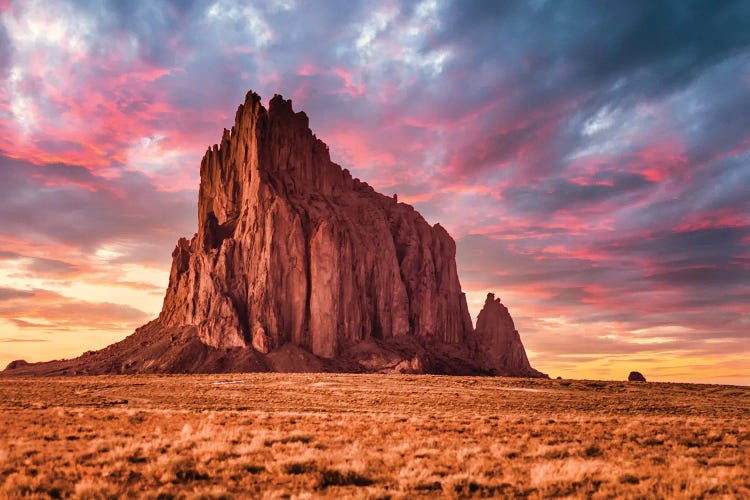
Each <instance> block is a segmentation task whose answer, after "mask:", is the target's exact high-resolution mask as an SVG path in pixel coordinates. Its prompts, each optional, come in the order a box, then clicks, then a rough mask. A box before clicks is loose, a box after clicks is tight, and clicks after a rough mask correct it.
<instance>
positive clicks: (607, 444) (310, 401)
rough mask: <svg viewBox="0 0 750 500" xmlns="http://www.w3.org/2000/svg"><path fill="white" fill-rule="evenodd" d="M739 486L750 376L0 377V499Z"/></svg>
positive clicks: (508, 493) (677, 491)
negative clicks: (697, 380) (682, 379)
mask: <svg viewBox="0 0 750 500" xmlns="http://www.w3.org/2000/svg"><path fill="white" fill-rule="evenodd" d="M713 496H715V497H745V498H747V497H750V388H743V387H731V386H710V385H691V384H659V383H647V384H639V383H626V382H595V381H568V380H530V379H507V378H474V377H445V376H421V375H420V376H413V375H341V374H336V375H331V374H295V375H290V374H235V375H185V376H153V375H151V376H125V375H116V376H100V377H70V378H47V379H0V498H6V497H7V498H17V497H32V498H34V497H36V498H49V497H52V498H68V497H76V498H123V497H125V498H127V497H132V498H136V497H137V498H144V497H145V498H236V497H252V498H263V497H265V498H306V497H338V498H340V497H355V498H413V497H449V498H450V497H528V498H539V497H593V498H611V497H687V498H691V497H695V498H699V497H713Z"/></svg>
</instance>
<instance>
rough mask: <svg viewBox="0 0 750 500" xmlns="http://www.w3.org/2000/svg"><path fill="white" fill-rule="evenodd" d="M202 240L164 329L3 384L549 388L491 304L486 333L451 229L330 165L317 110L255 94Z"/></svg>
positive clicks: (204, 194)
mask: <svg viewBox="0 0 750 500" xmlns="http://www.w3.org/2000/svg"><path fill="white" fill-rule="evenodd" d="M200 174H201V183H200V189H199V194H198V232H197V233H196V234H195V235H194V236H193V237H192V238H191V239H190V240H187V239H185V238H182V239H180V240H179V242H178V243H177V246H176V248H175V250H174V252H173V253H172V268H171V272H170V277H169V286H168V288H167V292H166V296H165V299H164V305H163V308H162V312H161V314H160V315H159V317H158V319H156V320H154V321H152V322H151V323H149V324H147V325H145V326H143V327H141V328H139V329H138V330H136V332H135V333H134V334H133V335H131V336H130V337H128V338H127V339H125V340H123V341H122V342H119V343H117V344H113V345H112V346H109V347H107V348H106V349H103V350H101V351H97V352H92V353H86V354H85V355H83V356H81V357H79V358H76V359H74V360H67V361H56V362H50V363H41V364H31V365H18V366H14V367H9V368H8V369H7V370H6V372H5V373H6V374H61V373H140V372H189V373H193V372H234V371H353V372H394V373H396V372H404V373H447V374H487V375H493V374H494V375H509V376H524V377H542V376H545V375H544V374H542V373H540V372H538V371H536V370H534V369H533V368H531V366H530V364H529V361H528V358H527V357H526V352H525V350H524V348H523V344H522V343H521V339H520V336H519V334H518V331H516V329H515V326H514V324H513V320H512V318H511V317H510V314H509V313H508V310H507V308H506V307H505V306H504V305H502V304H501V303H500V301H499V300H498V299H495V298H494V295H492V294H489V295H488V297H487V302H486V303H485V305H484V309H483V310H482V312H481V313H480V314H479V318H478V321H477V328H476V330H475V329H474V328H473V326H472V323H471V318H470V316H469V311H468V307H467V305H466V297H465V295H464V293H463V292H462V290H461V286H460V283H459V280H458V272H457V269H456V261H455V255H456V245H455V242H454V240H453V238H451V236H450V235H449V234H448V233H447V231H446V230H445V229H443V227H441V226H440V225H439V224H435V225H434V226H430V225H429V224H428V223H427V222H426V221H425V220H424V218H423V217H422V216H421V215H420V214H419V213H418V212H417V211H415V210H414V208H413V207H412V206H410V205H407V204H405V203H399V202H398V201H397V198H396V197H395V196H394V197H389V196H384V195H382V194H379V193H377V192H375V190H374V189H373V188H372V187H370V186H369V185H368V184H366V183H364V182H361V181H360V180H359V179H355V178H352V176H351V175H350V174H349V172H348V171H347V170H344V169H342V168H341V167H340V166H339V165H337V164H335V163H333V162H332V161H331V159H330V156H329V151H328V147H327V146H326V145H325V144H324V143H323V142H322V141H320V140H319V139H317V138H316V137H315V135H314V134H313V133H312V132H311V131H310V129H309V123H308V118H307V116H306V115H305V113H304V112H299V113H295V112H294V110H293V109H292V103H291V101H289V100H285V99H284V98H282V97H281V96H279V95H276V96H274V98H273V99H271V101H270V104H269V108H268V110H266V108H264V107H263V106H262V104H261V99H260V97H259V96H258V95H257V94H255V93H253V92H250V93H248V94H247V97H246V99H245V103H244V104H242V105H240V106H239V109H238V110H237V113H236V116H235V124H234V126H233V127H232V129H231V130H226V129H225V130H224V133H223V135H222V139H221V142H220V144H218V145H214V146H213V147H212V148H210V149H209V150H208V151H207V152H206V155H205V156H204V158H203V161H202V162H201V169H200Z"/></svg>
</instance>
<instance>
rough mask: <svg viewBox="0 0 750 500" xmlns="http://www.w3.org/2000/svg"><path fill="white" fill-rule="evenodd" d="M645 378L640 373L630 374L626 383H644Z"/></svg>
mask: <svg viewBox="0 0 750 500" xmlns="http://www.w3.org/2000/svg"><path fill="white" fill-rule="evenodd" d="M645 381H646V377H644V376H643V374H642V373H641V372H630V374H629V375H628V382H645Z"/></svg>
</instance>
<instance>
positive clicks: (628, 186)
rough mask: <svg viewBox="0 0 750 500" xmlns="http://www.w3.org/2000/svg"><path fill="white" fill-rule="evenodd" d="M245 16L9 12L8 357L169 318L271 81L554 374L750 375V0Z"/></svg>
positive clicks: (220, 4) (28, 5)
mask: <svg viewBox="0 0 750 500" xmlns="http://www.w3.org/2000/svg"><path fill="white" fill-rule="evenodd" d="M241 5H242V2H226V1H224V0H216V1H214V0H211V1H201V0H199V1H196V2H175V1H169V0H163V1H153V2H140V3H137V4H131V3H130V2H119V1H112V2H104V6H103V5H99V4H97V3H94V4H92V3H89V2H77V1H75V0H70V1H55V2H44V1H37V0H33V1H11V2H3V1H0V368H3V367H5V365H6V364H7V363H8V362H10V361H12V360H15V359H25V360H27V361H43V360H49V359H54V358H65V357H73V356H77V355H79V354H81V353H83V352H84V351H88V350H91V349H99V348H102V347H104V346H106V345H108V344H110V343H112V342H114V341H117V340H120V339H122V338H124V337H125V336H127V335H129V334H130V333H132V331H133V329H134V328H136V327H138V326H140V325H142V324H144V323H145V322H147V321H149V320H150V319H152V318H154V317H155V316H156V315H157V314H158V313H159V310H160V308H161V301H162V299H163V296H164V289H165V287H166V285H167V280H168V277H169V265H170V261H171V252H172V249H173V248H174V245H175V244H176V242H177V239H178V238H179V237H182V236H187V237H190V236H192V235H193V233H195V231H196V228H197V222H196V199H197V188H198V180H199V166H200V160H201V157H202V155H203V153H204V152H205V150H206V148H207V147H208V146H210V145H212V144H214V143H216V142H218V141H219V139H220V137H221V131H222V129H223V128H225V127H230V126H231V124H232V123H233V119H234V112H235V109H236V107H237V105H238V104H239V103H241V102H242V101H243V99H244V96H245V93H246V92H247V91H248V90H249V89H252V90H254V91H256V92H258V93H259V94H260V95H261V96H263V99H264V103H267V102H268V100H269V99H270V98H271V97H272V96H273V95H274V94H275V93H279V94H283V95H284V96H285V97H288V98H291V99H293V101H294V106H295V109H297V110H304V111H305V112H306V113H307V115H308V116H309V118H310V127H311V129H312V130H313V131H314V132H315V134H316V135H317V136H318V137H319V138H321V139H322V140H323V141H325V142H326V143H327V144H328V146H329V147H330V151H331V155H332V157H333V159H334V161H336V162H338V163H339V164H341V165H342V166H343V167H344V168H347V169H349V170H350V171H351V172H352V174H353V175H354V176H355V177H359V178H361V179H363V180H365V181H367V182H368V183H370V184H371V185H372V186H373V187H374V188H375V189H376V190H378V191H380V192H382V193H385V194H388V195H391V194H393V193H397V194H398V198H399V200H400V201H403V202H407V203H411V204H413V205H414V206H415V208H417V210H419V211H420V212H421V213H422V214H423V215H424V217H425V218H426V219H427V220H428V221H429V222H430V223H436V222H440V224H441V225H442V226H444V227H445V228H446V229H447V230H448V231H449V232H450V233H451V235H452V236H453V237H454V238H455V239H456V241H457V248H458V255H457V261H458V267H459V274H460V278H461V285H462V288H463V289H464V290H467V300H468V304H469V310H470V312H471V314H472V317H473V318H474V319H476V315H477V313H478V312H479V310H480V308H481V306H482V304H483V303H484V300H485V297H486V294H487V293H488V292H494V293H496V294H497V296H499V297H501V298H502V300H503V302H504V303H505V304H506V305H507V306H508V307H509V309H510V311H511V313H512V315H513V317H514V320H515V324H516V327H517V328H518V330H519V331H520V333H521V336H522V339H523V342H524V344H525V346H526V348H527V352H528V355H529V358H530V359H531V361H532V364H533V365H534V367H535V368H537V369H539V370H540V371H543V372H545V373H549V374H550V375H551V376H552V377H556V376H558V375H560V376H563V377H566V378H568V377H569V378H601V379H618V380H623V379H624V378H625V377H627V374H628V372H630V371H631V370H638V371H641V372H642V373H644V374H645V375H646V376H647V377H648V379H649V380H654V381H692V382H712V383H734V384H750V363H749V362H748V359H750V305H749V304H750V112H749V111H748V109H749V108H750V106H749V104H750V76H749V75H750V31H749V30H748V29H747V26H748V23H750V11H748V8H747V4H746V3H744V4H743V3H742V2H737V3H736V4H735V3H732V2H726V3H722V5H721V6H718V5H714V6H712V7H711V9H710V11H707V12H701V10H700V9H698V8H696V9H693V10H692V11H690V10H689V9H686V11H685V12H684V15H682V16H676V15H674V14H673V13H667V12H663V11H662V9H663V7H660V5H662V4H660V3H658V2H654V3H650V2H643V3H642V4H640V6H639V7H635V6H633V5H630V4H629V2H620V3H609V2H607V3H604V2H601V3H597V2H592V3H591V4H590V5H589V6H588V8H587V12H578V11H577V10H576V9H577V8H578V7H573V6H572V5H571V6H567V7H566V6H563V5H562V4H559V5H546V6H545V2H519V3H513V2H495V3H493V2H489V4H488V5H485V6H480V3H471V2H469V3H465V2H449V1H443V0H424V1H420V2H413V3H407V4H401V3H398V2H382V3H375V4H370V3H365V2H349V1H346V2H328V3H321V4H319V5H317V6H316V8H313V9H311V8H309V7H308V6H305V5H303V2H298V1H295V0H283V1H282V0H277V1H269V2H262V3H259V4H258V5H257V6H254V7H251V6H246V7H242V6H241ZM566 5H567V4H566ZM332 19H335V20H336V22H335V23H332V22H331V20H332ZM719 23H721V24H720V26H721V28H720V29H719V28H717V26H719ZM613 26H616V27H617V29H613Z"/></svg>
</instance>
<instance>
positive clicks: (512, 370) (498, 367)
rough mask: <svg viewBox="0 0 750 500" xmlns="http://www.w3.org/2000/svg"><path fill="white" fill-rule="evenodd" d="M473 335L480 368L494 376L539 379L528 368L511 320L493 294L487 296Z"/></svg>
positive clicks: (540, 374)
mask: <svg viewBox="0 0 750 500" xmlns="http://www.w3.org/2000/svg"><path fill="white" fill-rule="evenodd" d="M474 335H475V340H476V349H477V359H478V360H479V363H480V365H481V366H482V368H483V369H485V370H487V371H489V372H491V373H495V374H497V375H510V374H513V375H517V376H518V375H520V376H524V377H539V376H543V374H542V373H541V372H539V371H537V370H535V369H533V368H532V367H531V364H530V363H529V358H528V357H526V350H525V349H524V347H523V343H522V342H521V336H520V335H519V334H518V330H516V326H515V324H514V323H513V318H511V316H510V313H509V312H508V308H507V307H505V306H504V305H503V303H502V302H501V301H500V299H499V298H497V299H496V298H495V294H494V293H488V294H487V299H486V300H485V302H484V307H483V308H482V310H481V311H480V312H479V316H478V317H477V326H476V329H475V332H474Z"/></svg>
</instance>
